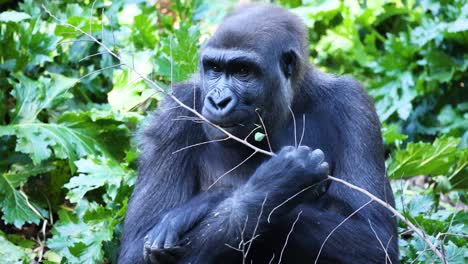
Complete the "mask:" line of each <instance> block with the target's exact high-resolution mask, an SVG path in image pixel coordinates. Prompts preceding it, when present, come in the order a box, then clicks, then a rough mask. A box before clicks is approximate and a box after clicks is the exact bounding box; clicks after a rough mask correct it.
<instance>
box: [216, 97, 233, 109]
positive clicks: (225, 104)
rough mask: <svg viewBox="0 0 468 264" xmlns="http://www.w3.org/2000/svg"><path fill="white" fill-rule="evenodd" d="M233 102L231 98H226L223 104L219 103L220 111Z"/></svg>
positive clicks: (222, 101)
mask: <svg viewBox="0 0 468 264" xmlns="http://www.w3.org/2000/svg"><path fill="white" fill-rule="evenodd" d="M231 101H232V98H231V97H227V98H224V99H223V100H221V102H219V103H218V107H219V108H220V109H223V108H225V107H226V106H227V105H228V104H229V103H230V102H231Z"/></svg>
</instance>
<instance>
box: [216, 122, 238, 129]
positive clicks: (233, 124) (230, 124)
mask: <svg viewBox="0 0 468 264" xmlns="http://www.w3.org/2000/svg"><path fill="white" fill-rule="evenodd" d="M216 125H217V126H219V127H222V128H233V127H235V126H237V124H235V123H225V124H216Z"/></svg>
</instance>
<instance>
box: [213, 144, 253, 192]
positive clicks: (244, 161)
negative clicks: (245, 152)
mask: <svg viewBox="0 0 468 264" xmlns="http://www.w3.org/2000/svg"><path fill="white" fill-rule="evenodd" d="M255 154H257V151H254V152H253V153H252V154H251V155H250V156H248V157H247V158H246V159H245V160H243V161H242V162H241V163H239V164H237V165H236V166H234V167H233V168H232V169H230V170H228V171H226V172H225V173H223V175H221V176H219V177H218V178H217V179H216V180H215V181H214V182H213V183H212V184H211V185H210V186H209V187H208V190H209V189H211V187H213V186H214V185H215V184H216V183H217V182H218V181H219V180H221V178H223V177H224V176H226V175H227V174H229V173H230V172H231V171H233V170H235V169H237V168H239V167H240V166H241V165H242V164H244V163H246V162H247V161H248V160H249V159H250V158H252V157H253V156H254V155H255Z"/></svg>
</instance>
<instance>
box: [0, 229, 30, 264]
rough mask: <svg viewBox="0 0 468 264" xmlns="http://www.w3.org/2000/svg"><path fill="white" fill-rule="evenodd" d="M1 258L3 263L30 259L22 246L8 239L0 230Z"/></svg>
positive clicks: (21, 261)
mask: <svg viewBox="0 0 468 264" xmlns="http://www.w3.org/2000/svg"><path fill="white" fill-rule="evenodd" d="M0 259H1V260H2V261H3V262H2V263H12V264H21V263H25V262H26V261H28V260H29V258H28V256H27V255H26V253H25V252H24V250H23V249H22V248H21V247H18V246H16V245H14V244H13V243H11V242H10V241H8V240H7V239H6V238H5V236H4V234H3V232H1V231H0Z"/></svg>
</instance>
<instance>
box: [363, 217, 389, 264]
mask: <svg viewBox="0 0 468 264" xmlns="http://www.w3.org/2000/svg"><path fill="white" fill-rule="evenodd" d="M367 221H368V222H369V226H370V228H371V230H372V232H373V233H374V235H375V237H376V238H377V241H379V244H380V246H381V247H382V249H383V251H384V252H385V263H387V260H388V261H390V264H393V263H392V260H391V259H390V256H389V255H388V251H387V248H385V246H384V244H383V243H382V240H380V237H379V235H378V234H377V232H375V229H374V227H373V226H372V222H371V220H370V219H367Z"/></svg>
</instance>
